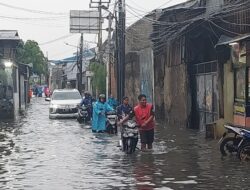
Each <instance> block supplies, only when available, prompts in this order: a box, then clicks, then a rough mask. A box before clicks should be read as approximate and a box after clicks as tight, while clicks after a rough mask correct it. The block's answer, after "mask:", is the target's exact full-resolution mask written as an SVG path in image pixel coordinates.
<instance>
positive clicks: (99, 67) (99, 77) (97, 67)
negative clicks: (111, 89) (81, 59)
mask: <svg viewBox="0 0 250 190" xmlns="http://www.w3.org/2000/svg"><path fill="white" fill-rule="evenodd" d="M90 71H92V72H93V73H94V76H93V78H92V86H93V89H95V92H96V93H97V94H96V95H98V93H103V94H105V91H106V67H105V65H103V64H100V63H96V62H92V63H90Z"/></svg>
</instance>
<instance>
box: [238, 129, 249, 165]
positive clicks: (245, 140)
mask: <svg viewBox="0 0 250 190" xmlns="http://www.w3.org/2000/svg"><path fill="white" fill-rule="evenodd" d="M241 135H242V140H241V141H240V143H239V145H238V152H237V157H238V158H239V159H240V160H242V161H250V131H249V130H247V129H242V130H241Z"/></svg>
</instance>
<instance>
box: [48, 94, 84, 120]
mask: <svg viewBox="0 0 250 190" xmlns="http://www.w3.org/2000/svg"><path fill="white" fill-rule="evenodd" d="M47 100H48V101H50V105H49V118H50V119H53V118H76V117H77V115H78V106H79V105H80V103H81V100H82V97H81V95H80V93H79V91H78V90H77V89H56V90H54V92H53V94H52V96H51V99H47Z"/></svg>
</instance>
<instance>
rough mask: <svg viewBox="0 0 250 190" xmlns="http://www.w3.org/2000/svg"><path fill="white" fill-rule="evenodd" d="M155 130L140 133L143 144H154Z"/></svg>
mask: <svg viewBox="0 0 250 190" xmlns="http://www.w3.org/2000/svg"><path fill="white" fill-rule="evenodd" d="M154 134H155V133H154V129H151V130H148V131H140V138H141V143H142V144H152V143H153V142H154Z"/></svg>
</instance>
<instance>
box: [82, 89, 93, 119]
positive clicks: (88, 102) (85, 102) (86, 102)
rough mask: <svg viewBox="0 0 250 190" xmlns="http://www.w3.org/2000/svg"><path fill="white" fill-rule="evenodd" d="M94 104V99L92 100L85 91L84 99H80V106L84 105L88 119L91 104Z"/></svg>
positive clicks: (91, 110)
mask: <svg viewBox="0 0 250 190" xmlns="http://www.w3.org/2000/svg"><path fill="white" fill-rule="evenodd" d="M93 102H94V98H92V96H91V94H90V93H89V92H88V91H86V92H84V98H83V99H82V101H81V103H80V106H83V105H85V106H86V107H87V108H88V114H89V116H90V118H92V112H93V109H92V103H93Z"/></svg>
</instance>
